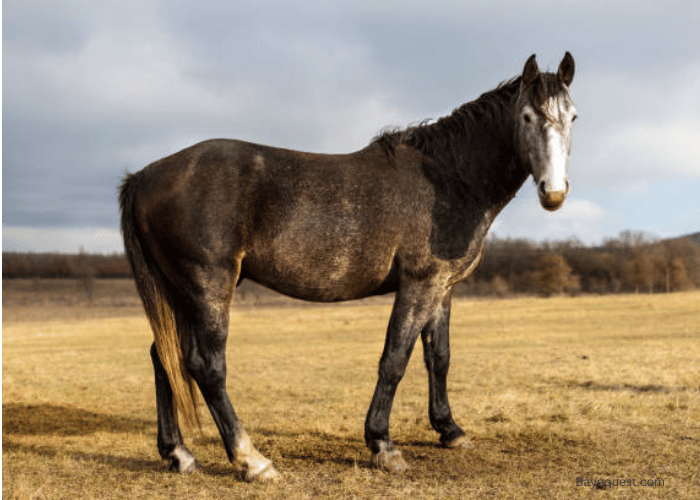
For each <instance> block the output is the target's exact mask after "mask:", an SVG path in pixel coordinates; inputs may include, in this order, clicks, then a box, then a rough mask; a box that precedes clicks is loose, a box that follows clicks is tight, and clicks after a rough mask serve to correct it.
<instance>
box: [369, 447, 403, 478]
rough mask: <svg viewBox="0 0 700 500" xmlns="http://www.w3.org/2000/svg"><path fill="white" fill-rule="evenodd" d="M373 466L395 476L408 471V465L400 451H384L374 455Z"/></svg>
mask: <svg viewBox="0 0 700 500" xmlns="http://www.w3.org/2000/svg"><path fill="white" fill-rule="evenodd" d="M372 465H374V466H375V467H376V468H377V469H381V470H384V471H386V472H391V473H393V474H395V473H399V472H404V471H406V470H408V464H407V463H406V461H405V460H404V459H403V457H402V456H401V452H400V451H399V450H391V451H385V450H382V451H380V452H379V453H372Z"/></svg>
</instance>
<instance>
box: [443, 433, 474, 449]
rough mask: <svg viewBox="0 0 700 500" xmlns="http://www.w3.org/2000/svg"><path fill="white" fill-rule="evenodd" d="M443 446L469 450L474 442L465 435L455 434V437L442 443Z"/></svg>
mask: <svg viewBox="0 0 700 500" xmlns="http://www.w3.org/2000/svg"><path fill="white" fill-rule="evenodd" d="M442 444H443V446H444V447H445V448H450V449H460V450H471V449H472V448H474V443H473V442H472V440H471V439H469V438H468V437H467V436H457V437H456V438H454V439H452V440H450V441H445V442H443V443H442Z"/></svg>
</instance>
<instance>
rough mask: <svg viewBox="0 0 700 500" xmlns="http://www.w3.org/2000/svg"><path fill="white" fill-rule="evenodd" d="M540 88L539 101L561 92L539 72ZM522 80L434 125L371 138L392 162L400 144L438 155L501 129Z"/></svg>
mask: <svg viewBox="0 0 700 500" xmlns="http://www.w3.org/2000/svg"><path fill="white" fill-rule="evenodd" d="M540 75H541V81H542V83H543V85H542V86H541V87H540V89H541V90H542V91H543V92H540V93H539V95H538V98H539V99H542V101H543V100H544V99H545V98H546V97H547V96H548V95H556V94H558V93H559V92H561V90H562V83H561V82H560V81H559V79H558V78H557V76H556V75H555V74H552V73H541V74H540ZM521 81H522V77H520V76H517V77H515V78H512V79H510V80H506V81H504V82H501V83H500V84H499V85H498V86H497V87H496V88H495V89H493V90H490V91H488V92H485V93H483V94H481V95H480V96H479V97H478V98H477V99H476V100H474V101H471V102H468V103H466V104H463V105H462V106H460V107H458V108H457V109H455V110H454V111H453V112H452V114H450V115H448V116H445V117H442V118H439V119H438V120H437V121H435V122H431V121H430V120H424V121H422V122H420V123H418V124H417V125H413V126H409V127H407V128H405V129H396V128H389V129H385V130H384V131H382V132H380V133H379V135H377V136H376V137H374V139H372V142H371V144H377V145H378V146H380V147H381V148H382V149H384V151H385V152H386V153H387V155H389V158H390V160H391V161H392V162H393V156H394V149H395V148H396V147H398V146H400V145H407V146H411V147H414V148H416V149H418V150H419V151H421V152H422V153H423V154H426V155H428V156H432V157H435V156H439V155H440V154H441V153H444V152H445V151H446V150H447V149H449V148H450V147H451V146H452V145H454V144H458V143H462V144H464V142H465V141H466V140H468V139H469V138H470V137H472V136H473V135H474V130H475V129H477V128H478V129H484V128H489V127H494V126H495V127H499V128H503V127H504V124H505V122H506V120H505V116H504V114H505V112H506V110H507V109H510V105H512V104H513V100H514V99H515V98H516V97H517V95H518V92H519V90H520V83H521Z"/></svg>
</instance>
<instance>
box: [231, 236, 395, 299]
mask: <svg viewBox="0 0 700 500" xmlns="http://www.w3.org/2000/svg"><path fill="white" fill-rule="evenodd" d="M358 240H359V241H358ZM361 240H362V239H361V238H354V239H353V238H352V237H346V238H342V237H341V238H338V237H333V236H332V235H330V236H329V235H328V234H324V235H319V234H314V233H311V234H309V233H306V234H303V235H300V234H293V235H292V234H290V235H280V236H279V237H277V238H275V240H274V241H273V242H270V244H269V245H265V247H264V248H258V249H254V250H253V251H251V252H248V253H247V254H246V257H245V258H244V260H243V271H244V275H243V276H244V277H245V278H249V279H252V280H253V281H256V282H258V283H260V284H262V285H264V286H267V287H268V288H272V289H273V290H276V291H278V292H280V293H283V294H285V295H289V296H291V297H295V298H299V299H303V300H311V301H319V302H336V301H343V300H353V299H359V298H363V297H367V296H369V295H373V294H374V292H375V291H376V290H377V289H379V288H380V287H381V285H382V284H383V283H385V281H386V280H387V277H388V276H389V274H390V272H391V269H392V264H393V258H394V250H393V248H391V247H390V246H388V245H386V244H385V245H378V244H377V242H371V243H370V242H366V241H361ZM384 243H386V242H384Z"/></svg>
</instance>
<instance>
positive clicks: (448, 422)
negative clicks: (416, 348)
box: [421, 295, 471, 448]
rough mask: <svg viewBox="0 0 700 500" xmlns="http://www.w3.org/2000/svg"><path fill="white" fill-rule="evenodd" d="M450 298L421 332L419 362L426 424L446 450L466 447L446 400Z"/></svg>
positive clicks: (461, 432) (464, 439)
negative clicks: (425, 388) (426, 393)
mask: <svg viewBox="0 0 700 500" xmlns="http://www.w3.org/2000/svg"><path fill="white" fill-rule="evenodd" d="M449 327H450V296H449V295H448V296H447V297H445V299H444V300H443V301H442V303H441V304H440V305H438V307H437V309H436V312H435V315H434V318H432V319H431V320H430V321H428V323H427V324H426V325H425V327H424V328H423V330H422V331H421V339H422V341H423V359H424V361H425V367H426V368H427V369H428V381H429V387H430V403H429V415H430V424H431V425H432V426H433V429H435V430H436V431H437V432H439V433H440V443H442V445H443V446H446V447H448V448H456V447H470V446H471V442H470V441H469V439H467V438H466V434H465V432H464V431H463V430H462V429H461V428H460V427H459V426H458V425H457V424H456V423H455V421H454V419H453V418H452V411H451V410H450V402H449V399H448V397H447V372H448V370H449V367H450V332H449Z"/></svg>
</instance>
